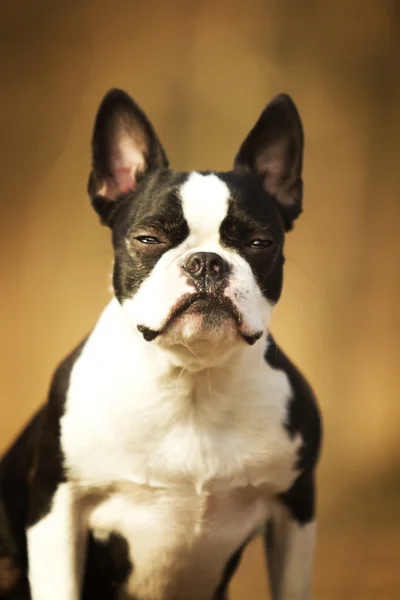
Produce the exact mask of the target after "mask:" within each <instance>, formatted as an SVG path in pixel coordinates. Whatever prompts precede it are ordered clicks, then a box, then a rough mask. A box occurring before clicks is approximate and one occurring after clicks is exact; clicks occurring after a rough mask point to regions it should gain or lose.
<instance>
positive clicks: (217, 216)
mask: <svg viewBox="0 0 400 600" xmlns="http://www.w3.org/2000/svg"><path fill="white" fill-rule="evenodd" d="M179 194H180V197H181V200H182V209H183V214H184V216H185V219H186V221H187V223H188V225H189V231H190V234H191V235H194V236H196V243H197V244H199V243H204V242H208V241H214V242H216V241H218V239H219V228H220V226H221V223H222V221H223V220H224V219H225V217H226V215H227V213H228V200H229V197H230V191H229V188H228V186H227V185H226V183H224V182H223V181H222V179H220V178H219V177H217V175H214V174H210V175H201V174H200V173H196V172H193V173H191V174H190V175H189V179H187V181H186V182H185V183H184V184H183V185H182V187H181V188H180V190H179Z"/></svg>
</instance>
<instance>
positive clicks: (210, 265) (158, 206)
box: [89, 90, 303, 356]
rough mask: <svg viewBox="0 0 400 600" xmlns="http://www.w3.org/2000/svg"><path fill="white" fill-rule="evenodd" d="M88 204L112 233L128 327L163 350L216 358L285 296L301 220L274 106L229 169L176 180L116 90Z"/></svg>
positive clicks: (291, 133) (133, 108)
mask: <svg viewBox="0 0 400 600" xmlns="http://www.w3.org/2000/svg"><path fill="white" fill-rule="evenodd" d="M92 150H93V159H92V171H91V174H90V178H89V194H90V196H91V199H92V203H93V206H94V208H95V210H96V211H97V213H98V214H99V215H100V218H101V221H102V223H103V224H105V225H108V226H109V227H110V228H111V230H112V238H113V246H114V253H115V261H114V273H113V285H114V291H115V295H116V297H117V299H118V300H119V302H120V303H121V305H122V307H123V309H124V310H125V311H126V313H127V315H128V317H129V319H130V321H131V324H132V325H133V326H134V328H135V329H137V330H138V331H139V332H141V334H142V335H143V337H144V338H145V339H146V340H148V341H149V342H153V343H157V344H160V345H163V346H165V347H169V348H171V347H174V346H178V345H181V346H182V345H183V346H184V347H188V348H190V350H192V349H199V348H200V349H202V348H203V349H204V350H206V351H207V352H210V350H211V349H212V348H213V349H215V352H216V353H217V354H218V355H220V356H222V355H224V354H226V353H227V352H229V351H230V350H231V349H232V348H234V347H236V345H237V344H244V343H245V344H253V343H255V342H256V341H257V340H258V339H259V338H260V337H261V336H262V335H263V333H264V332H265V331H266V329H267V327H268V323H269V320H270V316H271V312H272V309H273V307H274V305H275V304H276V302H277V301H278V299H279V296H280V294H281V288H282V275H283V273H282V271H283V263H284V256H283V243H284V236H285V231H288V230H290V229H291V228H292V225H293V221H294V219H295V218H296V217H298V215H299V214H300V212H301V204H302V180H301V168H302V151H303V132H302V126H301V121H300V118H299V115H298V112H297V110H296V108H295V106H294V104H293V102H292V100H291V99H290V98H289V97H288V96H286V95H281V96H277V97H276V98H275V99H274V100H273V101H272V102H271V103H270V104H268V105H267V107H266V108H265V110H264V112H263V113H262V115H261V117H260V118H259V120H258V121H257V123H256V124H255V126H254V127H253V129H252V130H251V131H250V133H249V135H248V136H247V138H246V139H245V140H244V142H243V144H242V145H241V147H240V149H239V152H238V154H237V156H236V158H235V161H234V167H233V170H232V171H229V172H225V173H217V172H206V173H205V172H201V173H200V172H191V173H179V172H176V171H173V170H172V169H170V168H169V165H168V160H167V157H166V154H165V152H164V150H163V147H162V146H161V143H160V141H159V139H158V137H157V135H156V133H155V131H154V130H153V127H152V126H151V124H150V122H149V120H148V119H147V117H146V116H145V115H144V113H143V112H142V111H141V109H140V108H139V107H138V106H137V105H136V104H135V102H134V101H133V100H132V99H131V98H130V97H129V96H128V95H127V94H126V93H125V92H122V91H120V90H112V91H110V92H109V93H108V94H107V95H106V97H105V98H104V100H103V102H102V104H101V106H100V108H99V111H98V114H97V118H96V123H95V127H94V133H93V140H92Z"/></svg>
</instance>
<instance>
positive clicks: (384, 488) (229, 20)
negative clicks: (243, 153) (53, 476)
mask: <svg viewBox="0 0 400 600" xmlns="http://www.w3.org/2000/svg"><path fill="white" fill-rule="evenodd" d="M0 8H1V13H0V15H1V16H0V73H1V96H0V131H1V137H0V143H1V145H0V158H1V160H0V169H1V180H0V181H1V184H0V189H1V196H0V202H1V236H0V244H1V257H2V259H1V266H0V269H1V290H2V291H1V317H0V319H1V322H0V327H1V341H2V344H1V349H0V389H1V406H0V449H4V448H5V447H6V445H8V443H9V442H10V440H11V438H12V437H13V436H14V435H15V434H16V432H17V430H18V429H19V428H20V427H21V426H22V424H23V422H24V421H25V420H26V419H27V418H28V417H29V416H30V415H31V414H32V412H33V411H34V410H35V408H36V407H37V406H38V405H39V404H40V403H41V402H42V401H43V399H44V397H45V394H46V390H47V386H48V383H49V378H50V375H51V372H52V369H53V368H54V366H55V364H56V363H57V362H58V361H59V359H60V358H62V357H63V355H65V354H66V353H67V352H68V351H69V350H70V349H71V348H72V347H73V346H74V344H75V343H76V342H77V341H78V339H80V338H81V337H82V335H83V334H85V333H86V332H87V331H88V330H89V329H90V328H91V326H92V325H93V323H94V321H95V320H96V318H97V316H98V314H99V312H100V310H101V309H102V307H103V306H104V305H105V303H106V302H107V300H108V298H109V291H108V287H109V272H110V266H111V252H110V243H109V235H108V232H107V231H106V230H103V229H101V228H100V226H99V225H98V222H97V218H96V216H95V215H94V214H93V213H92V210H91V208H90V206H89V202H88V199H87V196H86V192H85V186H86V179H87V174H88V165H89V140H90V134H91V127H92V124H93V118H94V114H95V111H96V109H97V105H98V103H99V102H100V99H101V97H102V95H103V94H104V93H105V92H106V91H107V89H108V88H110V87H114V86H118V87H123V88H125V89H127V90H128V91H129V92H130V93H131V94H132V95H133V96H134V97H135V99H136V100H137V101H138V102H139V103H140V104H141V105H142V106H143V107H144V108H145V110H146V111H147V113H148V114H149V116H150V118H151V119H152V121H153V123H154V124H155V126H156V128H157V130H158V132H159V134H160V137H161V139H162V141H163V143H164V145H165V147H166V149H167V151H168V153H169V157H170V160H171V162H172V165H173V166H174V167H176V168H177V169H194V168H198V169H200V168H214V169H227V168H229V167H230V165H231V162H232V158H233V155H234V153H235V151H236V149H237V147H238V145H239V143H240V142H241V140H242V138H243V137H244V135H245V134H246V133H247V131H248V130H249V128H250V127H251V126H252V124H253V122H254V121H255V119H256V118H257V117H258V114H259V112H260V111H261V110H262V108H263V106H264V105H265V103H266V102H267V101H268V100H269V99H270V98H271V97H272V96H273V95H274V94H276V93H278V92H281V91H286V92H289V93H290V94H291V95H292V96H293V98H294V99H295V101H296V103H297V105H298V107H299V109H300V112H301V114H302V117H303V120H304V127H305V132H306V143H307V146H306V161H305V191H306V195H305V212H304V214H303V216H302V217H301V219H300V220H299V222H298V224H297V227H296V229H295V231H294V232H293V233H292V234H291V235H290V236H289V238H288V241H287V251H286V254H287V267H286V283H285V287H284V295H283V298H282V300H281V303H280V307H279V308H278V309H277V312H276V314H275V320H274V328H273V329H274V332H275V334H276V336H277V338H278V340H279V342H280V343H281V344H282V345H283V346H284V348H285V350H287V352H288V353H289V354H290V356H291V357H292V358H293V359H294V360H295V361H296V362H297V363H298V364H299V365H300V367H301V368H302V369H303V370H304V372H305V373H306V374H307V375H308V377H309V378H310V380H311V382H312V384H313V386H314V388H315V390H316V392H317V395H318V397H319V399H320V404H321V407H322V409H323V413H324V418H325V447H324V455H323V459H322V462H321V466H320V475H319V479H320V494H319V513H320V528H319V547H318V559H317V565H316V571H315V591H316V598H319V599H320V600H330V599H338V600H339V599H340V600H346V598H352V599H354V598H356V599H358V598H359V599H362V600H367V599H368V598H371V599H372V598H374V599H376V598H379V599H380V600H382V599H383V600H385V599H387V600H395V599H396V598H399V597H400V578H399V574H398V566H397V567H396V564H397V565H398V563H399V560H400V549H399V548H400V533H399V532H400V523H399V521H400V519H399V516H400V510H399V506H400V503H399V500H400V461H399V458H400V453H399V422H400V419H399V400H400V397H399V396H400V394H399V387H398V386H399V381H398V377H396V369H395V365H397V364H399V362H400V343H399V334H400V327H399V317H398V313H397V312H396V310H395V309H396V307H397V306H398V305H399V301H400V269H399V249H400V245H399V241H398V231H399V227H400V225H399V220H400V198H399V191H400V183H399V178H400V172H399V158H400V153H399V144H400V141H399V140H400V9H399V3H398V2H396V0H325V1H324V2H318V1H316V0H302V1H301V2H300V1H298V0H246V2H244V1H240V0H230V1H226V2H213V1H212V0H202V1H201V2H198V1H197V0H194V1H192V2H189V1H186V2H184V1H183V0H181V1H179V0H175V1H172V2H171V1H170V2H162V1H161V0H159V1H157V0H151V1H150V0H147V1H146V2H142V3H139V2H135V1H134V0H115V1H114V2H106V1H103V0H80V1H78V0H69V2H53V1H51V0H8V1H7V0H2V1H1V6H0ZM396 379H397V381H396ZM396 553H397V554H396ZM261 565H262V558H261V554H260V548H259V544H257V543H256V544H255V545H253V547H252V548H251V549H250V550H249V551H248V553H247V555H246V558H245V561H244V564H243V567H242V569H241V571H240V574H239V576H238V577H237V578H236V581H235V583H234V593H233V598H234V599H236V600H238V599H240V598H241V599H243V600H246V599H247V598H249V599H250V598H251V599H254V600H256V599H258V598H260V599H261V598H265V597H266V596H265V575H264V574H263V572H262V568H261Z"/></svg>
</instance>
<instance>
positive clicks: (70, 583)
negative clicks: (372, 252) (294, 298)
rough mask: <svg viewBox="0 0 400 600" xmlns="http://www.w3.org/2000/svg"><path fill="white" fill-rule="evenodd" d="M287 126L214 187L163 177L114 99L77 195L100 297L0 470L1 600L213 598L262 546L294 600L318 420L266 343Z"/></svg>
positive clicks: (125, 105)
mask: <svg viewBox="0 0 400 600" xmlns="http://www.w3.org/2000/svg"><path fill="white" fill-rule="evenodd" d="M302 162H303V128H302V123H301V120H300V116H299V114H298V111H297V109H296V107H295V105H294V103H293V101H292V99H291V98H290V97H289V96H288V95H285V94H282V95H279V96H277V97H275V98H274V99H273V100H272V101H271V102H270V103H269V104H267V106H266V108H265V110H264V111H263V113H262V114H261V116H260V118H259V120H258V121H257V122H256V124H255V126H254V127H253V129H251V131H250V133H249V134H248V136H247V137H246V139H245V140H244V142H243V143H242V145H241V146H240V148H239V151H238V153H237V155H236V158H235V159H234V166H233V169H232V170H231V171H229V172H213V171H209V172H196V171H193V172H185V173H183V172H176V171H174V170H172V169H171V168H170V167H169V163H168V159H167V156H166V153H165V151H164V149H163V147H162V145H161V143H160V141H159V138H158V136H157V134H156V132H155V130H154V128H153V126H152V125H151V123H150V121H149V120H148V118H147V116H146V115H145V114H144V112H143V111H142V110H141V108H140V107H139V106H138V105H137V104H136V103H135V102H134V101H133V100H132V99H131V98H130V96H129V95H128V94H127V93H125V92H124V91H121V90H117V89H113V90H111V91H109V92H108V93H107V94H106V96H105V97H104V99H103V101H102V102H101V104H100V108H99V110H98V113H97V117H96V120H95V125H94V130H93V138H92V169H91V172H90V176H89V183H88V191H89V195H90V198H91V203H92V205H93V207H94V209H95V211H96V212H97V213H98V215H99V217H100V220H101V223H102V224H103V225H106V226H108V227H109V228H110V229H111V234H112V244H113V250H114V266H113V297H112V299H111V301H110V303H109V304H108V306H107V307H106V308H105V310H104V312H103V313H102V314H101V316H100V318H99V320H98V321H97V324H96V325H95V327H94V329H93V330H92V332H91V333H90V335H88V337H87V338H86V339H85V340H84V341H82V342H81V343H80V344H79V345H78V346H77V347H76V349H75V350H74V351H73V352H72V353H71V354H70V355H69V356H68V357H67V358H66V359H65V360H64V361H63V362H62V363H61V364H60V365H59V366H58V368H57V369H56V371H55V374H54V376H53V379H52V383H51V386H50V391H49V396H48V401H47V403H46V404H45V405H44V406H43V407H42V408H41V409H40V410H39V411H38V413H37V414H36V415H35V416H34V417H33V419H32V421H31V422H30V423H29V424H28V425H27V427H26V428H25V430H24V431H23V432H22V434H21V435H20V437H19V438H18V439H17V440H16V441H15V442H14V443H13V444H12V446H11V448H10V449H9V450H8V451H7V452H6V454H5V456H4V457H3V459H2V461H1V465H0V485H1V488H0V501H1V504H0V596H1V597H2V598H9V599H14V600H16V599H18V600H25V599H27V598H32V600H55V599H57V600H78V599H79V598H82V599H83V600H92V599H93V600H128V599H129V600H224V599H226V598H227V593H228V586H229V583H230V581H231V578H232V576H233V574H234V573H235V571H236V569H237V567H238V565H239V562H240V558H241V555H242V553H243V550H244V548H245V547H246V545H247V544H248V543H249V541H250V540H252V539H253V538H254V537H255V536H257V535H261V536H263V538H264V541H265V548H266V557H267V560H266V562H267V567H268V572H269V580H270V586H271V593H272V597H273V599H274V600H307V599H309V598H310V594H311V574H312V564H313V554H314V542H315V493H316V491H315V490H316V484H315V472H316V466H317V463H318V458H319V454H320V445H321V429H322V428H321V418H320V413H319V409H318V406H317V403H316V400H315V398H314V394H313V392H312V390H311V388H310V386H309V385H308V383H307V382H306V380H305V379H304V378H303V376H302V375H301V374H300V372H299V371H298V370H297V368H296V367H295V366H294V365H293V364H292V363H291V362H290V360H289V359H288V358H287V357H286V355H285V354H284V353H283V352H282V350H281V349H280V348H279V346H278V345H277V344H276V342H275V340H274V339H273V337H272V335H271V334H270V333H269V324H270V319H271V314H272V312H273V308H274V307H275V305H276V304H277V302H278V300H279V297H280V295H281V290H282V281H283V266H284V253H283V248H284V239H285V234H286V232H288V231H290V230H291V229H292V227H293V224H294V221H295V219H296V218H297V217H298V216H299V215H300V213H301V212H302V194H303V189H302V188H303V185H302Z"/></svg>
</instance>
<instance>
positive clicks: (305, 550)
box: [265, 477, 315, 600]
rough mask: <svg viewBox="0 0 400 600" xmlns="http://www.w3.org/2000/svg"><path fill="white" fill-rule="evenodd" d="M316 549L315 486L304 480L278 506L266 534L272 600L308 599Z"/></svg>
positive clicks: (309, 478)
mask: <svg viewBox="0 0 400 600" xmlns="http://www.w3.org/2000/svg"><path fill="white" fill-rule="evenodd" d="M314 546H315V516H314V483H313V481H312V478H311V477H304V478H303V477H301V478H300V480H299V481H298V482H297V483H296V485H295V486H294V487H293V488H292V490H290V492H289V493H288V494H284V495H283V497H282V498H281V500H280V501H279V503H278V504H277V505H276V506H275V509H274V511H273V516H272V518H271V520H270V521H269V523H268V526H267V531H266V535H265V547H266V552H267V563H268V570H269V579H270V585H271V592H272V598H273V600H309V599H310V597H311V575H312V567H313V560H314Z"/></svg>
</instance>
